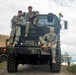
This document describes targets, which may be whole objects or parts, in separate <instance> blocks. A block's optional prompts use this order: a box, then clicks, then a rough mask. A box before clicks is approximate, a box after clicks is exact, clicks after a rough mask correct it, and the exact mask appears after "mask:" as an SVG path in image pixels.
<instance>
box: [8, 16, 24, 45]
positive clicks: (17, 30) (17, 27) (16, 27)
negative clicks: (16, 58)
mask: <svg viewBox="0 0 76 75" xmlns="http://www.w3.org/2000/svg"><path fill="white" fill-rule="evenodd" d="M17 20H19V21H18V22H17ZM11 21H12V30H11V33H10V39H9V42H10V43H11V44H17V42H18V41H19V37H20V36H21V26H23V25H24V19H23V17H22V16H20V17H19V16H14V17H13V19H12V20H11ZM14 37H15V38H14Z"/></svg>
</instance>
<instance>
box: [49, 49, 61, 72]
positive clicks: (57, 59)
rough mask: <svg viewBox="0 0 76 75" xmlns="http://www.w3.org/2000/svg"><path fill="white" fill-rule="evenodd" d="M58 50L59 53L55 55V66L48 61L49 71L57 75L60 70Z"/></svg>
mask: <svg viewBox="0 0 76 75" xmlns="http://www.w3.org/2000/svg"><path fill="white" fill-rule="evenodd" d="M58 50H59V52H58V54H56V64H52V60H50V70H51V72H54V73H59V72H60V70H61V50H60V49H58ZM51 58H52V57H51Z"/></svg>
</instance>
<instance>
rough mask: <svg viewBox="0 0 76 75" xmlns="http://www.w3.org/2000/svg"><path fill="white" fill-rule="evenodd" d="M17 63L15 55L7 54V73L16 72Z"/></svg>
mask: <svg viewBox="0 0 76 75" xmlns="http://www.w3.org/2000/svg"><path fill="white" fill-rule="evenodd" d="M17 69H18V64H17V57H16V56H15V55H14V54H9V55H8V61H7V71H8V72H9V73H13V72H17Z"/></svg>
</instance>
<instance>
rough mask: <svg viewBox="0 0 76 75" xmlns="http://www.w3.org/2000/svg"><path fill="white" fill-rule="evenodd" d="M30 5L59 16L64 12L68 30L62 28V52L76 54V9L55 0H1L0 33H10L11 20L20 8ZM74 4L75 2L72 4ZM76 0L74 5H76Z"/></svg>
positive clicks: (23, 8) (42, 11)
mask: <svg viewBox="0 0 76 75" xmlns="http://www.w3.org/2000/svg"><path fill="white" fill-rule="evenodd" d="M29 5H32V6H33V10H38V11H39V12H40V13H49V12H52V13H54V14H56V15H57V16H58V13H59V12H62V14H63V15H64V18H63V19H65V20H67V21H68V24H69V25H68V30H61V49H62V53H64V52H68V53H69V54H70V55H73V54H74V55H76V53H75V50H76V49H75V46H76V25H75V24H76V23H75V22H76V10H75V8H72V7H62V6H60V5H59V4H56V3H55V2H53V0H52V1H51V0H8V1H5V0H0V34H8V35H9V34H10V31H11V28H10V20H11V18H12V17H13V16H14V15H16V14H17V11H18V10H22V11H26V12H27V11H28V10H27V8H28V6H29ZM72 5H73V4H72ZM75 5H76V1H75V2H74V5H73V7H75Z"/></svg>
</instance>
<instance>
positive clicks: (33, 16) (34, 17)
mask: <svg viewBox="0 0 76 75" xmlns="http://www.w3.org/2000/svg"><path fill="white" fill-rule="evenodd" d="M38 15H39V12H38V11H33V12H31V13H29V12H28V13H27V17H26V21H27V22H26V30H25V34H28V33H29V27H30V24H31V23H32V24H34V25H36V24H37V21H38Z"/></svg>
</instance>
